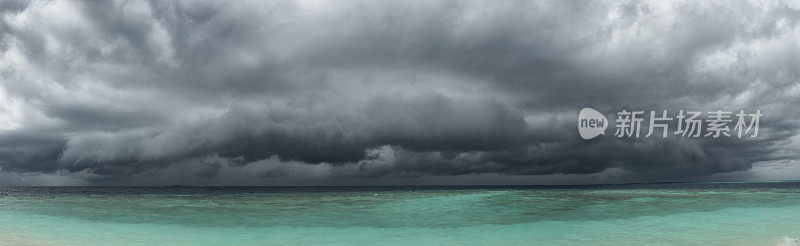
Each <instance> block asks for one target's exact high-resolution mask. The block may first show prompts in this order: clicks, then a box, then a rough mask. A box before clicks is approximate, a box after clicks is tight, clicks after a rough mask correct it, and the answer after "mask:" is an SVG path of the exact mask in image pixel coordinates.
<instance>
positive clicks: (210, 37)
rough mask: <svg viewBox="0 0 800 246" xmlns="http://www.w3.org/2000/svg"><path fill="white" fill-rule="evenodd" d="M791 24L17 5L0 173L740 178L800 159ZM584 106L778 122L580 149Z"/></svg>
mask: <svg viewBox="0 0 800 246" xmlns="http://www.w3.org/2000/svg"><path fill="white" fill-rule="evenodd" d="M799 22H800V5H798V4H796V3H792V2H790V1H785V2H784V1H733V2H731V1H704V2H696V1H672V2H665V1H630V2H624V1H593V2H563V1H504V2H495V1H237V2H221V1H168V2H167V1H104V2H83V1H30V2H29V1H3V2H0V170H2V172H6V173H9V174H19V175H56V176H67V177H73V178H77V179H81V180H84V181H87V182H90V183H103V182H108V181H113V180H128V181H130V182H133V183H137V182H139V183H142V184H146V183H147V182H148V181H144V180H146V177H151V176H161V177H163V178H165V179H170V178H171V177H172V178H174V177H175V176H186V175H189V176H193V178H196V179H198V180H208V182H210V183H215V182H216V183H223V184H224V183H226V182H225V181H226V180H228V181H231V180H232V181H235V180H236V179H237V177H239V176H242V175H244V176H254V177H258V178H259V179H264V180H269V179H275V178H286V179H295V180H311V181H308V183H317V181H319V180H328V181H330V182H335V180H339V179H347V180H358V179H364V180H367V179H375V178H377V179H381V178H386V179H389V178H400V179H402V178H408V179H409V180H413V179H424V178H427V177H446V176H454V175H455V176H458V175H477V176H476V178H478V179H479V178H480V177H481V175H484V176H486V175H488V176H491V179H493V180H497V179H500V180H502V179H503V178H502V177H504V176H508V177H512V176H513V177H517V176H523V177H524V176H530V177H534V176H535V177H540V178H541V177H545V176H548V175H550V176H552V177H562V176H565V175H590V176H591V175H600V174H608V173H624V175H625V176H626V177H627V178H623V179H619V180H616V178H614V177H611V178H609V179H607V180H603V182H615V181H620V182H622V181H626V180H645V181H648V180H649V181H663V180H671V179H673V178H683V177H699V178H700V179H703V177H708V176H713V175H716V174H721V173H731V172H743V171H745V172H746V171H748V170H750V169H751V168H753V167H754V164H755V165H757V164H759V163H787V162H792V163H793V162H794V161H797V160H798V159H800V131H798V129H800V108H798V107H797V106H795V105H799V104H800V60H799V59H798V57H800V41H799V40H800V23H799ZM584 107H592V108H594V109H597V110H598V111H600V112H603V113H605V114H606V115H607V117H609V119H611V121H612V122H611V123H612V124H613V120H614V117H616V112H619V111H621V110H623V109H627V110H645V111H649V110H670V112H671V114H674V113H675V112H677V111H678V110H698V111H715V110H728V111H738V110H740V109H743V110H746V111H755V110H761V112H762V113H763V114H764V116H763V117H762V119H761V125H760V129H759V130H760V134H759V136H758V137H756V138H720V139H712V138H681V137H679V136H672V135H670V136H669V137H667V138H660V137H650V138H643V137H642V138H617V137H614V136H613V135H611V134H606V135H604V136H601V137H599V138H597V139H592V140H583V139H581V138H580V137H578V133H577V123H576V122H577V113H578V111H580V109H581V108H584ZM611 128H612V129H611V130H609V131H613V125H612V126H611ZM671 129H672V130H673V131H674V129H675V125H671ZM183 169H188V170H190V171H187V172H179V171H175V170H183ZM142 177H145V178H142ZM630 177H637V179H631V178H630ZM796 177H797V178H800V173H797V175H796ZM138 178H141V180H142V181H136V180H137V179H138ZM131 180H132V181H131ZM214 180H216V181H214ZM314 180H317V181H314ZM331 180H334V181H331ZM410 182H412V183H413V181H410ZM476 182H477V183H481V182H480V181H476ZM233 183H235V182H233Z"/></svg>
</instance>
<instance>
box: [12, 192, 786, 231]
mask: <svg viewBox="0 0 800 246" xmlns="http://www.w3.org/2000/svg"><path fill="white" fill-rule="evenodd" d="M799 238H800V182H755V183H658V184H625V185H589V186H393V187H186V186H170V187H3V188H0V245H376V244H377V245H797V244H798V243H800V239H799Z"/></svg>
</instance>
